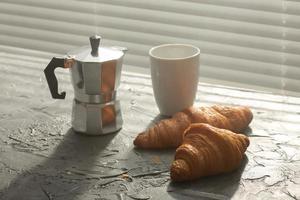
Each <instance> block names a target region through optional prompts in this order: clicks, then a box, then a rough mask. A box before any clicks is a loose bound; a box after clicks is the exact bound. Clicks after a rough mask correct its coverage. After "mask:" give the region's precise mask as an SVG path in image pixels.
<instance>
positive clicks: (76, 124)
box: [72, 99, 123, 135]
mask: <svg viewBox="0 0 300 200" xmlns="http://www.w3.org/2000/svg"><path fill="white" fill-rule="evenodd" d="M122 124H123V120H122V114H121V107H120V101H118V100H116V101H111V102H108V103H105V104H90V103H82V102H79V101H77V100H76V99H74V100H73V113H72V127H73V129H74V130H75V131H77V132H81V133H84V134H88V135H104V134H108V133H113V132H116V131H118V130H120V129H121V128H122Z"/></svg>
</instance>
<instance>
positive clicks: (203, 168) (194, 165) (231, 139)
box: [170, 123, 249, 181]
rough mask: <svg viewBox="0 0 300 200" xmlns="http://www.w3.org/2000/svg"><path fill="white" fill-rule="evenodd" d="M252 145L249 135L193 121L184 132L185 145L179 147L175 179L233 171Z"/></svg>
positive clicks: (172, 174) (173, 175) (174, 173)
mask: <svg viewBox="0 0 300 200" xmlns="http://www.w3.org/2000/svg"><path fill="white" fill-rule="evenodd" d="M248 146H249V139H248V137H247V136H245V135H242V134H236V133H233V132H231V131H229V130H225V129H220V128H216V127H213V126H211V125H209V124H204V123H196V124H191V125H190V127H189V128H188V129H187V130H186V131H185V132H184V139H183V144H182V145H181V146H180V147H179V148H178V149H177V150H176V154H175V160H174V161H173V163H172V165H171V169H170V172H171V179H172V180H173V181H186V180H194V179H197V178H199V177H202V176H209V175H216V174H220V173H226V172H231V171H233V170H235V169H236V168H238V167H239V166H240V164H241V161H242V159H243V156H244V152H245V151H246V149H247V147H248Z"/></svg>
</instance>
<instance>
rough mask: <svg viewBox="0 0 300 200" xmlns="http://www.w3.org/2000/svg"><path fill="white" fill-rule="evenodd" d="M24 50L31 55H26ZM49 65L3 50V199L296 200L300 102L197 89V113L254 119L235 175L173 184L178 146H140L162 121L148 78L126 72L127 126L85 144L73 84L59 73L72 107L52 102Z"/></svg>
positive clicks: (219, 89)
mask: <svg viewBox="0 0 300 200" xmlns="http://www.w3.org/2000/svg"><path fill="white" fill-rule="evenodd" d="M24 52H26V51H24ZM49 61H50V58H49V59H47V58H43V57H39V56H38V55H37V54H34V55H30V53H28V54H24V55H18V54H14V53H13V52H11V51H10V53H7V52H5V51H2V52H0V73H1V78H0V91H1V93H0V180H1V181H0V199H3V200H11V199H13V200H29V199H32V200H34V199H37V200H50V199H51V200H54V199H55V200H63V199H64V200H66V199H82V200H83V199H84V200H89V199H94V200H96V199H97V200H100V199H285V200H288V199H300V187H299V184H300V150H299V149H300V133H299V128H300V99H299V98H294V97H288V96H280V95H273V94H270V93H266V92H259V91H255V90H246V89H239V88H229V87H225V86H218V85H210V84H205V83H200V84H199V91H198V93H197V99H196V103H195V105H196V106H204V105H211V104H215V103H221V104H226V105H248V106H250V107H251V108H252V110H253V113H254V120H253V122H252V123H251V125H250V128H249V129H248V131H247V132H246V134H248V135H249V137H250V142H251V144H250V146H249V148H248V150H247V152H246V157H245V159H244V162H243V165H242V166H241V167H240V169H239V170H237V171H235V172H233V173H230V174H225V175H221V176H214V177H207V178H202V179H199V180H198V181H193V182H186V183H181V184H174V183H172V182H171V181H170V177H169V172H168V169H169V166H170V163H171V162H172V160H173V157H174V151H175V150H174V149H170V150H164V151H148V150H139V149H135V148H134V146H133V144H132V141H133V139H134V138H135V136H136V135H137V133H139V132H141V131H143V130H144V129H146V128H147V127H149V126H151V125H152V124H153V123H154V122H155V121H157V120H159V119H160V118H161V117H160V116H159V115H158V110H157V107H156V105H155V102H154V98H153V95H152V88H151V81H150V77H149V76H147V75H141V74H134V73H128V72H123V75H122V83H121V87H120V89H119V94H118V96H119V99H120V100H121V106H122V113H123V118H124V126H123V129H122V130H121V131H120V132H118V133H116V134H111V135H107V136H103V137H87V136H84V135H80V134H76V133H74V132H73V131H72V129H70V114H71V105H72V103H71V100H72V97H73V94H72V87H71V84H70V81H69V74H68V71H63V70H58V73H59V74H60V75H59V80H60V83H61V84H60V85H59V88H60V90H66V91H67V99H66V100H53V99H51V97H50V93H49V91H48V87H47V85H46V80H45V78H44V75H43V69H44V67H45V66H46V64H47V62H49Z"/></svg>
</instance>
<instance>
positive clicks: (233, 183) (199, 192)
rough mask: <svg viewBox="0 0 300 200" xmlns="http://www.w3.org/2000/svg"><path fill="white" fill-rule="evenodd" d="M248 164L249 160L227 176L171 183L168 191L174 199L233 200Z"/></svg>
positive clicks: (244, 161)
mask: <svg viewBox="0 0 300 200" xmlns="http://www.w3.org/2000/svg"><path fill="white" fill-rule="evenodd" d="M247 163H248V158H247V156H245V158H244V159H243V161H242V164H241V166H240V167H239V168H238V169H237V170H235V171H233V172H231V173H227V174H222V175H216V176H209V177H203V178H200V179H199V180H195V181H190V182H179V183H176V182H171V183H170V184H169V185H168V188H167V191H168V193H169V195H170V196H172V197H173V198H174V199H183V198H184V199H220V200H221V199H222V200H224V199H231V197H232V196H233V195H234V193H235V192H236V191H237V189H238V188H239V185H240V179H241V176H242V174H243V171H244V169H245V166H246V165H247Z"/></svg>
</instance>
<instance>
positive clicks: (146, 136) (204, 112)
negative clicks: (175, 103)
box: [133, 105, 253, 149]
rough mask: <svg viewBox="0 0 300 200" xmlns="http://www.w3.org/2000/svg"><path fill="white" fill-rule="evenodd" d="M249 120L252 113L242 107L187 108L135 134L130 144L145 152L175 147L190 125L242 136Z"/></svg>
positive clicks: (179, 143)
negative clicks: (198, 124)
mask: <svg viewBox="0 0 300 200" xmlns="http://www.w3.org/2000/svg"><path fill="white" fill-rule="evenodd" d="M252 118H253V115H252V112H251V110H250V109H249V108H248V107H244V106H235V107H234V106H221V105H214V106H212V107H200V108H195V107H190V108H187V109H185V110H183V111H182V112H178V113H176V114H175V115H174V116H173V117H172V118H170V119H164V120H161V121H160V122H158V123H157V124H156V125H154V126H153V127H151V128H149V129H148V130H146V131H145V132H142V133H140V134H138V136H137V137H136V138H135V140H134V142H133V143H134V145H135V146H136V147H139V148H147V149H149V148H150V149H162V148H170V147H178V146H179V145H181V143H182V139H183V136H182V134H183V132H184V130H185V129H186V128H188V127H189V125H190V124H192V123H208V124H210V125H212V126H215V127H218V128H223V129H228V130H231V131H233V132H241V131H243V130H244V129H245V128H246V127H247V126H248V125H249V123H250V122H251V120H252Z"/></svg>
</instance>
